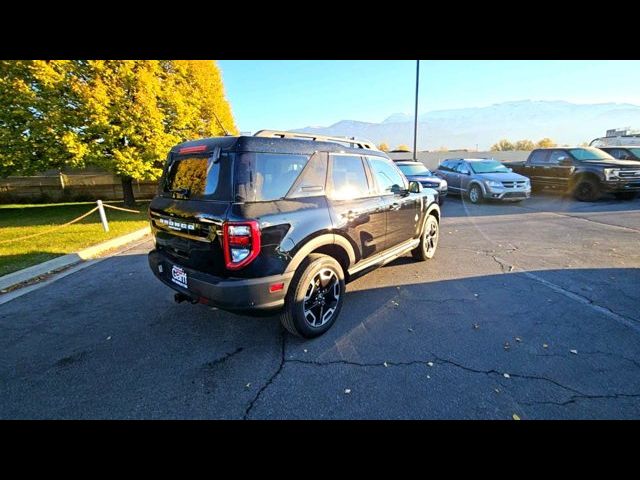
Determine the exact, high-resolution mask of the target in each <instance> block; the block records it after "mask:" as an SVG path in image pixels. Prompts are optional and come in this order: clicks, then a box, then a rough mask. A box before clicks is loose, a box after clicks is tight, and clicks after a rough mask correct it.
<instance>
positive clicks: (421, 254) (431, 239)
mask: <svg viewBox="0 0 640 480" xmlns="http://www.w3.org/2000/svg"><path fill="white" fill-rule="evenodd" d="M439 237H440V225H439V224H438V219H437V218H436V217H434V216H433V215H429V216H427V219H426V220H425V225H424V229H423V232H422V236H421V237H420V244H419V245H418V246H417V247H416V248H414V249H413V250H411V255H412V256H413V258H415V259H416V260H418V261H421V262H422V261H424V260H430V259H432V258H433V256H434V255H435V254H436V249H437V248H438V238H439Z"/></svg>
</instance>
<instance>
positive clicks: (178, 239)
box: [149, 147, 234, 275]
mask: <svg viewBox="0 0 640 480" xmlns="http://www.w3.org/2000/svg"><path fill="white" fill-rule="evenodd" d="M233 156H234V153H231V152H224V151H220V149H219V148H215V149H206V148H204V147H186V148H182V149H180V150H178V152H177V153H173V154H171V155H170V158H169V161H168V162H167V165H166V167H165V172H164V174H163V176H162V179H161V180H160V184H159V187H158V195H157V196H156V197H155V198H154V199H153V201H152V202H151V205H150V208H149V213H150V217H151V226H152V228H153V231H154V234H155V237H156V246H157V248H158V250H160V251H162V252H163V253H165V254H166V255H167V256H169V257H170V258H172V259H174V260H175V261H176V263H178V264H180V265H183V266H186V267H189V268H193V269H196V270H199V271H203V272H206V273H210V274H213V275H222V274H224V272H225V268H224V265H225V263H224V253H223V250H222V242H221V238H220V237H221V235H222V224H223V222H224V221H225V220H226V219H227V216H228V211H229V208H230V205H231V201H232V184H231V178H232V175H231V172H232V167H233Z"/></svg>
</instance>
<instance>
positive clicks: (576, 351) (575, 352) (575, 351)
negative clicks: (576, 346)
mask: <svg viewBox="0 0 640 480" xmlns="http://www.w3.org/2000/svg"><path fill="white" fill-rule="evenodd" d="M569 351H570V352H571V353H573V354H574V355H577V354H578V350H569Z"/></svg>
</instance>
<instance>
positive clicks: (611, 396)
mask: <svg viewBox="0 0 640 480" xmlns="http://www.w3.org/2000/svg"><path fill="white" fill-rule="evenodd" d="M621 398H640V393H611V394H607V395H584V394H580V395H571V397H569V399H568V400H565V401H564V402H556V401H553V400H540V401H535V402H518V403H519V404H520V405H527V406H535V405H556V406H559V407H565V406H567V405H571V404H574V403H577V402H578V401H580V400H618V399H621Z"/></svg>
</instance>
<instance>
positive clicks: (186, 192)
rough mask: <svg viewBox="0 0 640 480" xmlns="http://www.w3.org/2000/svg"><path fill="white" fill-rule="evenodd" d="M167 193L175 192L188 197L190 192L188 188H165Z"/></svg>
mask: <svg viewBox="0 0 640 480" xmlns="http://www.w3.org/2000/svg"><path fill="white" fill-rule="evenodd" d="M167 191H168V192H169V193H177V194H179V195H182V196H183V197H188V196H189V193H190V192H191V191H190V190H189V189H188V188H170V189H169V190H167Z"/></svg>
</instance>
